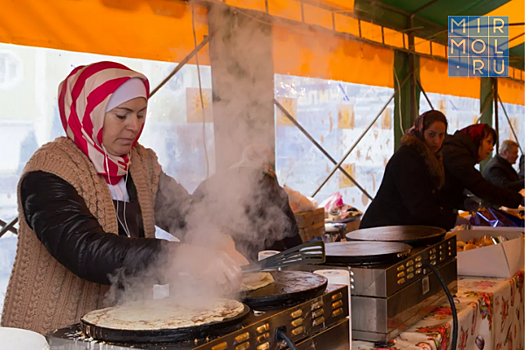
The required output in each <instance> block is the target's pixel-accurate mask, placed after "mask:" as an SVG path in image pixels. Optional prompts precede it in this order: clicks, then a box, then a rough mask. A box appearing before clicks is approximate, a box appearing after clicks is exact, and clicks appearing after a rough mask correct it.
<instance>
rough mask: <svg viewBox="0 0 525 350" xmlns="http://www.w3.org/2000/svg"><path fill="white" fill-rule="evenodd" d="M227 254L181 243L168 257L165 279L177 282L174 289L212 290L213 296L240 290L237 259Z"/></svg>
mask: <svg viewBox="0 0 525 350" xmlns="http://www.w3.org/2000/svg"><path fill="white" fill-rule="evenodd" d="M235 252H236V251H235ZM237 253H238V252H237ZM231 254H232V253H231V252H225V251H223V250H218V249H209V248H205V247H200V246H195V245H189V244H181V245H179V246H178V247H177V249H176V250H175V252H174V257H173V259H171V265H172V266H171V267H170V273H169V274H170V276H168V278H169V279H170V280H172V281H177V283H176V285H178V288H179V289H181V290H183V289H184V290H186V291H187V292H188V293H191V292H194V293H197V294H199V293H201V292H204V293H214V294H215V295H217V296H224V295H228V294H232V293H234V292H236V291H239V290H240V286H241V281H242V271H241V267H240V266H241V264H240V262H239V261H240V260H241V259H240V258H239V257H238V256H230V255H231ZM238 254H239V253H238ZM239 255H240V254H239ZM241 257H242V255H241Z"/></svg>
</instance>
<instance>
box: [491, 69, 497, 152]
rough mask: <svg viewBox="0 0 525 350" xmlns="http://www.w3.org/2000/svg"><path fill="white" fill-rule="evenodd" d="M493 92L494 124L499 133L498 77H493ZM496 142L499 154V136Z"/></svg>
mask: <svg viewBox="0 0 525 350" xmlns="http://www.w3.org/2000/svg"><path fill="white" fill-rule="evenodd" d="M492 93H493V96H494V97H493V100H494V102H495V103H494V126H495V127H496V132H497V133H498V135H499V115H498V79H494V78H493V79H492ZM494 142H495V143H496V154H499V137H497V138H496V140H494Z"/></svg>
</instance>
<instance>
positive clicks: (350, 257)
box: [325, 241, 412, 265]
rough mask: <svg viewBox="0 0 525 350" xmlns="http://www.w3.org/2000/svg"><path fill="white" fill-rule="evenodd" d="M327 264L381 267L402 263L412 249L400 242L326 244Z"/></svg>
mask: <svg viewBox="0 0 525 350" xmlns="http://www.w3.org/2000/svg"><path fill="white" fill-rule="evenodd" d="M325 250H326V262H327V263H335V264H348V265H379V264H389V263H395V262H398V261H401V260H402V259H403V258H405V257H407V256H409V255H410V252H411V251H412V247H411V246H409V245H408V244H405V243H398V242H359V241H354V242H335V243H326V245H325Z"/></svg>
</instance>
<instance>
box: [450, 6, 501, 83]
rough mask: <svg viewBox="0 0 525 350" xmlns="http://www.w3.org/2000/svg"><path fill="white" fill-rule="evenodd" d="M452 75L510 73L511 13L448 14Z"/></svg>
mask: <svg viewBox="0 0 525 350" xmlns="http://www.w3.org/2000/svg"><path fill="white" fill-rule="evenodd" d="M448 76H449V77H508V76H509V17H508V16H448Z"/></svg>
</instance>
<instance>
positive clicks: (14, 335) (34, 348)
mask: <svg viewBox="0 0 525 350" xmlns="http://www.w3.org/2000/svg"><path fill="white" fill-rule="evenodd" d="M20 349H24V350H49V344H48V343H47V341H46V338H45V337H44V336H43V335H41V334H38V333H36V332H32V331H28V330H25V329H20V328H10V327H0V350H20Z"/></svg>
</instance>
